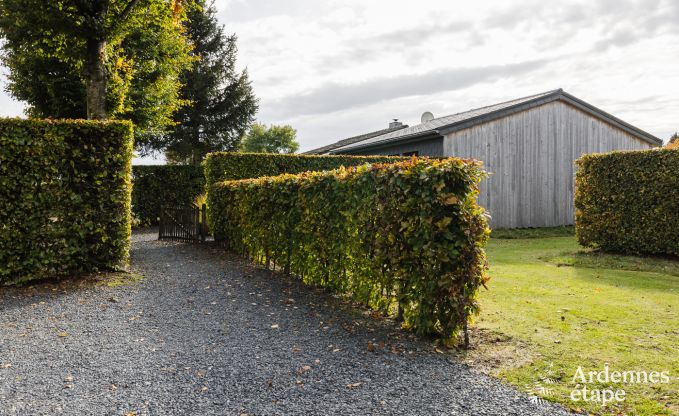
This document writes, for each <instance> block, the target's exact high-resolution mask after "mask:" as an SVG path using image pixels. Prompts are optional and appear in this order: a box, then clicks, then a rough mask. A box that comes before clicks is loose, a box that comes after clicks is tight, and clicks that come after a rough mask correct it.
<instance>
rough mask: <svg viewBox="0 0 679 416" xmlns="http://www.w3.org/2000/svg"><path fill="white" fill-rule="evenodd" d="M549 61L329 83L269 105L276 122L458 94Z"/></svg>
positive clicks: (541, 65)
mask: <svg viewBox="0 0 679 416" xmlns="http://www.w3.org/2000/svg"><path fill="white" fill-rule="evenodd" d="M546 63H547V61H544V60H541V61H530V62H522V63H518V64H510V65H493V66H486V67H478V68H452V69H445V70H438V71H433V72H429V73H426V74H423V75H404V76H399V77H394V78H381V79H376V80H372V81H367V82H363V83H359V84H350V85H345V84H338V83H328V84H325V85H322V86H320V87H319V88H317V89H315V90H313V91H311V92H309V93H306V94H300V95H294V96H288V97H286V98H284V99H282V100H280V101H278V102H276V103H271V104H270V105H269V108H270V111H269V114H267V116H268V117H271V118H272V119H285V118H288V117H298V116H303V115H310V114H321V113H331V112H335V111H341V110H345V109H349V108H355V107H359V106H366V105H370V104H375V103H379V102H382V101H385V100H391V99H395V98H400V97H408V96H416V95H426V94H433V93H439V92H444V91H454V90H459V89H463V88H467V87H470V86H472V85H475V84H479V83H482V82H492V81H495V80H498V79H503V78H509V77H513V76H518V75H522V74H526V73H529V72H531V71H534V70H536V69H538V68H541V67H543V66H544V65H546Z"/></svg>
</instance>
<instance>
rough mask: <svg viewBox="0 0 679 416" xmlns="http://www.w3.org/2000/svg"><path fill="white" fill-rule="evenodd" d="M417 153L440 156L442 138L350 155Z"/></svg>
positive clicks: (441, 153)
mask: <svg viewBox="0 0 679 416" xmlns="http://www.w3.org/2000/svg"><path fill="white" fill-rule="evenodd" d="M410 152H418V155H419V156H442V155H443V138H441V137H440V138H437V139H429V140H422V141H419V142H415V143H406V144H394V145H391V146H387V147H383V148H371V149H370V150H365V151H356V152H352V153H351V154H352V155H371V156H372V155H386V156H389V155H402V154H404V153H410Z"/></svg>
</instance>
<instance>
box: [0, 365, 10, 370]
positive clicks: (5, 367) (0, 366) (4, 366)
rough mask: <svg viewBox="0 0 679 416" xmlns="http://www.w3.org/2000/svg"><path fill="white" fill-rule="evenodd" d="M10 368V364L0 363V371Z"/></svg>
mask: <svg viewBox="0 0 679 416" xmlns="http://www.w3.org/2000/svg"><path fill="white" fill-rule="evenodd" d="M11 366H12V364H10V363H0V369H3V370H5V369H7V368H10V367H11Z"/></svg>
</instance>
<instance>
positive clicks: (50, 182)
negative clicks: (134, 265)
mask: <svg viewBox="0 0 679 416" xmlns="http://www.w3.org/2000/svg"><path fill="white" fill-rule="evenodd" d="M132 137H133V134H132V125H131V124H130V123H127V122H103V123H102V122H95V121H69V120H22V119H2V120H0V284H8V283H16V282H19V281H27V280H33V279H39V278H45V277H57V276H61V275H65V274H69V273H72V272H80V271H92V270H98V269H112V268H116V267H118V266H119V265H121V263H124V262H125V261H126V260H127V258H128V250H129V242H130V187H131V184H130V168H131V160H132V147H133V138H132Z"/></svg>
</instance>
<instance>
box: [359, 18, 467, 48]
mask: <svg viewBox="0 0 679 416" xmlns="http://www.w3.org/2000/svg"><path fill="white" fill-rule="evenodd" d="M472 29H473V24H472V23H471V22H464V21H459V22H449V23H445V24H432V23H430V22H422V25H421V26H419V27H413V28H410V29H403V28H400V29H399V30H395V31H393V32H389V33H384V34H380V35H376V36H373V37H371V38H367V39H364V40H363V41H364V42H368V43H378V44H386V45H393V46H394V47H397V48H402V47H410V46H412V45H413V44H420V43H421V42H423V41H426V40H427V39H429V38H431V37H433V36H441V35H446V34H452V33H460V32H462V33H466V32H468V31H470V30H472Z"/></svg>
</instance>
